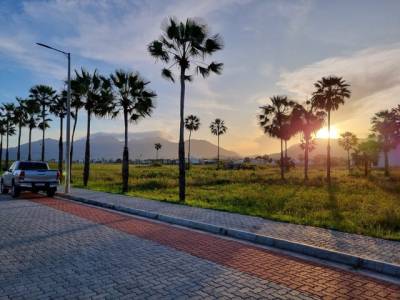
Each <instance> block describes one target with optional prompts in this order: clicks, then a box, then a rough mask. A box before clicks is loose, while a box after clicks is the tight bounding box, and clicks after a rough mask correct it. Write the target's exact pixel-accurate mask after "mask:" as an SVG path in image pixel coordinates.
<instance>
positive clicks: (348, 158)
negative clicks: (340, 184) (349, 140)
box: [347, 150, 351, 174]
mask: <svg viewBox="0 0 400 300" xmlns="http://www.w3.org/2000/svg"><path fill="white" fill-rule="evenodd" d="M347 168H348V169H349V174H350V173H351V166H350V150H347Z"/></svg>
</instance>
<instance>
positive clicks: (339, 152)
mask: <svg viewBox="0 0 400 300" xmlns="http://www.w3.org/2000/svg"><path fill="white" fill-rule="evenodd" d="M326 146H327V140H326V139H317V140H316V147H315V149H314V151H312V152H311V153H310V158H311V159H312V158H313V157H314V156H316V155H320V154H322V155H326ZM331 151H332V152H331V153H332V156H336V157H344V158H347V152H346V151H345V150H344V149H343V148H342V147H340V146H339V144H338V140H336V139H332V140H331ZM303 153H304V151H303V150H302V149H301V148H300V144H296V145H292V146H290V147H289V148H288V155H289V156H290V157H292V158H294V159H297V158H298V157H299V155H303ZM269 156H270V157H271V158H273V159H279V157H280V153H272V154H270V155H269ZM389 162H390V165H392V166H400V145H399V146H398V147H397V148H396V149H395V150H392V151H391V152H390V153H389ZM379 166H383V157H382V155H381V157H380V159H379Z"/></svg>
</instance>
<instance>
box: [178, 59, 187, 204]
mask: <svg viewBox="0 0 400 300" xmlns="http://www.w3.org/2000/svg"><path fill="white" fill-rule="evenodd" d="M180 83H181V98H180V122H179V151H178V156H179V201H180V202H185V196H186V191H185V189H186V174H185V172H186V167H185V137H184V128H185V127H184V114H185V68H184V67H183V66H181V76H180Z"/></svg>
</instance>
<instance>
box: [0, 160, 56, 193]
mask: <svg viewBox="0 0 400 300" xmlns="http://www.w3.org/2000/svg"><path fill="white" fill-rule="evenodd" d="M59 183H60V172H59V171H58V170H50V169H49V165H48V164H47V163H45V162H42V161H16V162H14V163H13V164H12V165H11V167H10V168H9V169H8V170H7V171H5V172H4V173H3V175H2V176H1V181H0V192H1V193H2V194H7V193H8V191H9V190H10V189H11V195H12V196H13V197H14V198H16V197H18V196H19V194H20V192H21V191H32V192H34V193H36V192H38V191H45V192H46V193H47V196H49V197H52V196H54V194H55V193H56V191H57V186H58V184H59Z"/></svg>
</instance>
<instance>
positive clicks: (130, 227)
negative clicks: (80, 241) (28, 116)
mask: <svg viewBox="0 0 400 300" xmlns="http://www.w3.org/2000/svg"><path fill="white" fill-rule="evenodd" d="M31 201H33V202H36V203H38V204H41V205H45V206H49V207H51V208H54V209H56V210H58V211H62V212H64V213H68V214H70V215H74V216H77V217H80V218H82V219H85V220H88V221H90V222H93V223H96V224H100V225H103V226H105V227H109V228H112V229H114V230H117V231H120V232H123V233H127V234H129V235H133V236H135V237H136V238H139V239H143V240H148V241H152V242H155V243H157V244H159V245H162V246H166V247H167V248H169V249H175V250H177V251H178V252H179V253H186V254H189V255H191V256H192V257H197V258H199V259H201V260H202V261H208V262H212V263H215V264H217V265H220V266H223V267H225V268H227V269H228V270H232V271H233V270H234V271H236V272H239V273H237V274H247V275H249V276H251V277H252V278H254V279H255V278H258V279H259V280H264V282H265V285H264V290H263V289H260V288H258V287H257V283H258V282H257V281H250V280H249V279H242V280H239V282H238V283H239V284H238V283H236V282H230V278H226V279H224V278H222V279H221V280H219V279H218V280H216V281H215V282H216V283H217V285H216V286H214V292H215V291H218V290H219V289H225V293H224V294H222V295H219V296H216V295H215V296H216V298H221V297H223V296H226V297H227V298H240V299H241V298H268V297H271V298H272V299H304V298H306V299H311V298H314V299H315V298H318V299H398V297H399V296H400V287H399V286H398V285H394V284H388V283H384V282H381V281H379V280H374V279H371V278H368V277H365V276H363V275H358V274H354V273H352V272H347V271H343V270H339V269H336V268H331V267H326V266H321V265H319V264H316V263H311V262H307V261H304V260H302V259H297V258H292V257H288V256H285V255H282V254H278V253H275V252H271V251H268V250H265V249H262V248H260V247H256V246H251V245H248V244H244V243H239V242H236V241H232V240H226V239H223V238H219V237H217V236H211V235H208V234H203V233H199V232H194V231H191V230H186V229H182V228H177V227H173V226H170V225H165V224H161V223H155V222H152V221H147V220H142V219H138V218H134V217H130V216H126V215H121V214H118V213H114V212H110V211H106V210H103V209H99V208H94V207H91V206H83V205H81V204H76V203H73V202H70V201H63V200H55V199H51V198H41V197H37V198H36V197H35V198H33V199H31ZM165 250H166V249H165ZM131 251H134V249H133V248H132V250H131ZM152 251H154V250H150V251H149V252H148V253H147V257H149V255H154V253H152ZM159 254H160V251H158V253H157V255H156V256H158V255H159ZM111 257H112V256H110V259H111ZM149 258H150V257H149ZM138 259H142V258H141V255H136V258H133V260H138ZM153 259H154V258H153ZM131 260H132V259H127V260H126V262H127V263H130V262H131ZM168 261H169V262H170V263H171V262H172V264H173V265H174V269H175V270H179V273H180V274H181V276H182V279H181V280H184V278H186V277H187V274H188V272H189V274H190V276H189V277H190V280H191V281H192V282H187V280H185V282H186V283H187V284H188V283H189V284H190V283H191V284H192V285H197V282H198V278H197V276H201V275H202V273H201V271H200V270H197V266H188V265H186V266H183V265H181V261H180V260H179V259H178V260H177V259H176V258H172V257H171V255H161V257H160V260H159V262H160V263H162V264H165V263H166V262H168ZM144 264H145V265H144V266H146V267H151V268H154V267H155V270H156V269H158V263H155V264H154V262H150V261H149V262H147V263H144ZM170 267H172V266H170ZM100 270H101V269H100ZM100 270H99V271H100ZM106 270H107V269H104V273H106ZM155 270H153V272H154V271H155ZM102 272H103V271H100V273H102ZM171 272H172V269H171ZM193 272H194V274H192V273H193ZM196 274H197V276H196ZM171 275H172V274H171ZM204 275H207V276H208V278H209V279H211V277H213V275H212V273H208V274H204ZM158 276H159V275H158V273H157V272H155V273H153V274H151V275H150V278H149V277H146V280H147V281H148V284H149V286H152V285H154V286H156V287H159V286H160V287H161V290H162V292H163V294H161V295H162V296H161V295H160V294H158V297H159V298H164V297H166V296H168V297H171V291H165V289H166V288H167V287H168V286H169V285H170V281H169V280H165V279H163V280H160V279H159V278H158ZM172 279H174V276H171V277H170V280H172ZM227 279H228V280H227ZM153 282H154V283H153ZM246 282H247V283H248V286H247V288H244V287H243V286H240V284H243V283H246ZM274 284H275V285H274ZM208 285H210V282H207V283H206V285H205V286H208ZM135 286H136V284H135V283H133V282H132V283H130V286H127V288H128V289H129V288H134V287H135ZM261 286H262V285H261ZM266 287H268V288H270V290H272V291H273V292H274V294H273V295H269V296H267V295H266V294H265V292H266V291H265V288H266ZM150 289H151V288H150ZM212 290H213V288H211V291H212ZM203 292H204V290H203ZM248 292H250V294H247V295H246V293H248ZM251 292H253V293H254V294H251ZM178 293H179V294H180V293H181V292H180V291H179V290H178ZM239 293H242V294H239ZM179 294H176V295H174V296H175V297H176V298H178V297H179V296H181V295H179ZM191 296H192V295H191V293H190V292H189V293H187V294H186V295H185V296H184V297H183V298H186V297H187V298H190V297H191ZM210 296H211V295H207V294H206V293H205V294H203V295H202V296H200V297H199V299H200V298H207V297H210ZM215 296H214V297H215Z"/></svg>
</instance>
